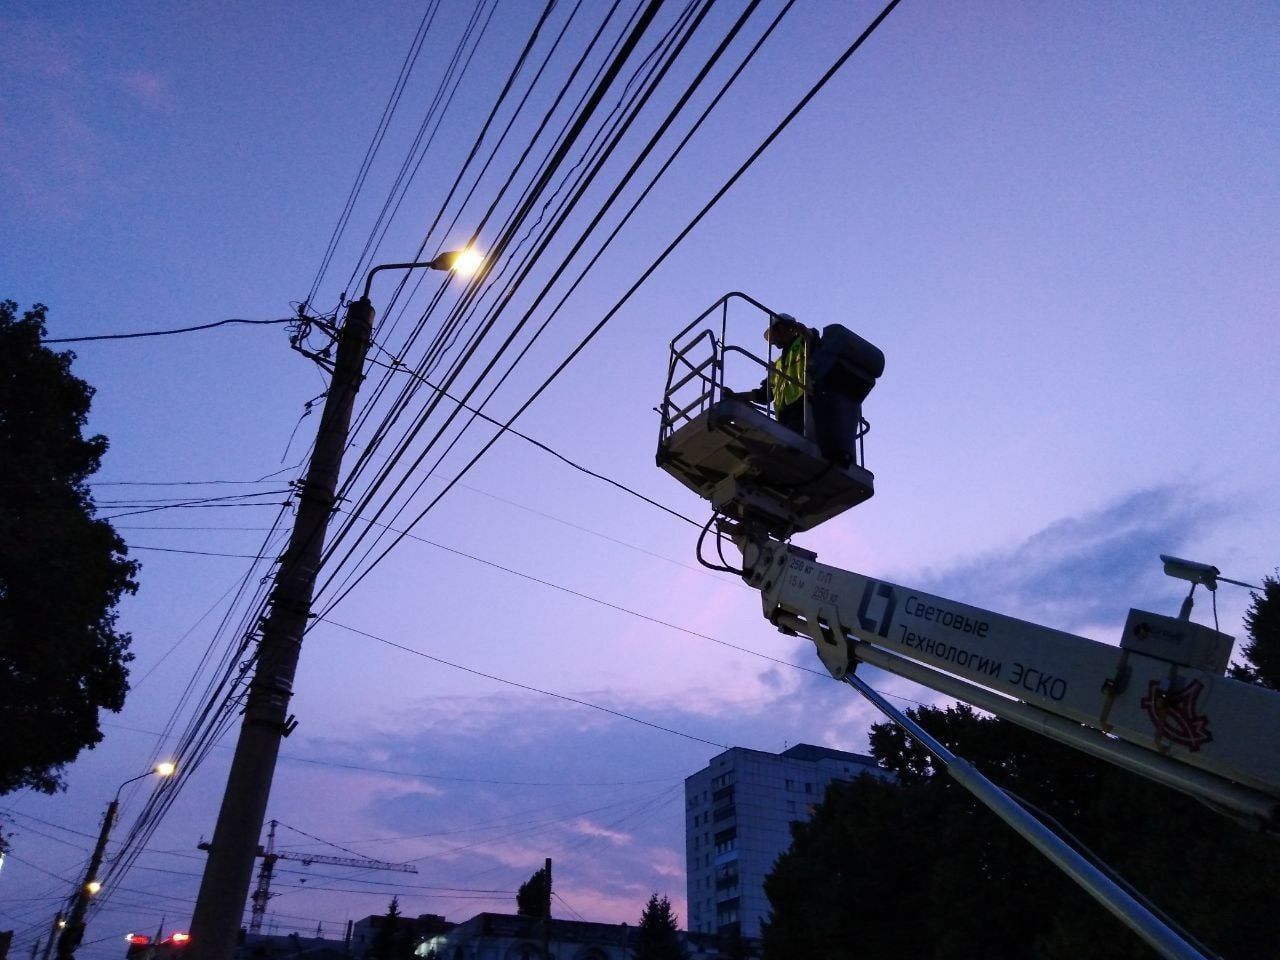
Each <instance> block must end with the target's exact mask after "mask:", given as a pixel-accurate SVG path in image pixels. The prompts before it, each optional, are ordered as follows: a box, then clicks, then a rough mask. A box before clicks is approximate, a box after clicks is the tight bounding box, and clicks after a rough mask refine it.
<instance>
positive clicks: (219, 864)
mask: <svg viewBox="0 0 1280 960" xmlns="http://www.w3.org/2000/svg"><path fill="white" fill-rule="evenodd" d="M373 316H374V310H373V304H372V303H371V302H370V300H369V296H368V290H367V287H366V291H365V296H364V297H362V298H361V299H359V300H356V301H354V302H352V303H351V305H350V306H349V307H348V308H347V317H346V321H345V322H344V323H343V325H342V330H341V332H340V333H339V335H338V354H337V358H336V360H335V363H334V369H333V379H332V380H331V381H330V383H329V391H328V394H327V396H326V397H325V401H324V413H323V414H322V415H321V417H320V425H319V428H318V431H317V433H316V445H315V451H314V452H313V453H312V455H311V464H310V466H309V467H308V469H307V476H306V480H305V481H304V482H303V487H302V490H301V492H300V494H299V505H298V515H297V519H296V520H295V522H294V527H293V534H292V535H291V537H290V539H289V546H288V549H287V550H286V551H285V554H284V557H283V558H282V559H281V561H280V570H279V573H278V575H277V577H276V582H275V586H274V588H273V589H272V591H271V597H270V600H269V603H270V605H271V612H270V613H269V614H268V615H267V618H266V621H265V623H264V624H263V626H262V639H261V640H260V641H259V643H258V663H257V666H256V668H255V670H254V674H253V680H252V682H251V683H250V684H249V696H248V700H247V702H246V704H245V713H244V721H243V723H242V724H241V726H240V739H239V740H238V741H237V742H236V751H235V756H234V757H233V758H232V760H231V772H230V773H229V774H228V776H227V789H226V793H224V794H223V797H222V807H221V809H220V810H219V812H218V823H217V826H216V827H215V828H214V832H213V841H212V843H211V844H210V849H209V860H208V863H207V864H206V865H205V870H204V877H203V878H202V879H201V881H200V893H199V896H198V897H197V899H196V907H195V913H194V914H193V915H192V918H191V941H190V947H189V949H190V951H191V953H192V954H194V957H193V958H192V960H231V957H232V954H233V953H234V952H235V948H236V944H237V941H238V935H239V932H240V920H241V917H242V915H243V913H244V904H245V897H246V896H247V895H248V893H249V883H250V881H251V879H252V877H253V862H254V858H255V857H256V856H257V853H258V838H259V836H260V835H261V833H262V821H263V818H264V817H265V816H266V810H267V798H268V796H269V795H270V792H271V779H272V776H273V774H274V773H275V765H276V757H277V755H278V754H279V752H280V740H281V738H282V737H284V736H286V735H288V733H289V732H290V731H291V730H292V726H291V723H290V720H291V718H290V717H289V715H288V707H289V699H290V697H291V696H292V695H293V677H294V673H295V672H296V671H297V667H298V653H299V651H300V650H301V648H302V635H303V631H304V630H305V629H306V626H307V620H308V617H309V616H310V613H311V599H312V593H313V592H314V590H315V582H316V572H317V570H318V568H319V565H320V555H321V551H322V549H323V547H324V537H325V531H326V530H327V529H328V524H329V516H330V514H332V513H333V507H334V492H335V490H336V489H337V486H338V475H339V472H340V471H341V468H342V454H343V448H344V447H345V446H346V442H347V433H348V431H349V429H350V426H351V411H352V409H353V407H354V406H355V397H356V392H357V391H358V390H359V389H360V381H361V379H362V378H363V376H364V362H365V356H366V354H367V353H368V352H369V342H370V338H371V337H372V335H373Z"/></svg>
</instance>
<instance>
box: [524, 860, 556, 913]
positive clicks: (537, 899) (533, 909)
mask: <svg viewBox="0 0 1280 960" xmlns="http://www.w3.org/2000/svg"><path fill="white" fill-rule="evenodd" d="M516 913H518V914H519V915H520V916H522V917H550V916H551V887H550V883H549V881H548V880H547V868H546V867H542V868H540V869H539V870H538V871H537V872H536V873H534V875H533V876H531V877H530V878H529V879H528V880H526V881H525V882H524V883H522V884H520V889H519V890H517V891H516Z"/></svg>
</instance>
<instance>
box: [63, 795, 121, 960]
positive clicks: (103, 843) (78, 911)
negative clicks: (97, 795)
mask: <svg viewBox="0 0 1280 960" xmlns="http://www.w3.org/2000/svg"><path fill="white" fill-rule="evenodd" d="M119 809H120V795H119V794H116V798H115V799H114V800H112V801H111V802H110V803H109V804H107V815H106V816H105V817H103V818H102V829H101V830H99V831H98V842H97V843H95V844H94V846H93V853H92V854H91V855H90V857H89V867H88V869H86V870H85V872H84V882H83V883H81V884H80V886H78V887H76V893H75V896H74V897H72V898H71V913H70V914H69V915H68V916H67V925H66V926H65V927H63V928H62V935H61V936H60V937H58V960H71V958H72V957H74V956H75V952H76V947H78V946H80V940H81V939H82V938H83V937H84V914H85V911H86V910H88V909H89V896H90V895H91V894H92V893H94V892H96V891H95V890H91V889H90V886H91V885H92V884H95V883H96V882H97V880H98V868H99V867H101V866H102V857H103V854H105V853H106V852H107V837H109V836H110V835H111V827H112V825H113V824H114V823H115V822H116V811H117V810H119ZM59 916H61V915H59ZM55 922H56V921H55Z"/></svg>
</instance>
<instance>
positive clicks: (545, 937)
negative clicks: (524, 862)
mask: <svg viewBox="0 0 1280 960" xmlns="http://www.w3.org/2000/svg"><path fill="white" fill-rule="evenodd" d="M543 869H544V870H546V871H547V899H546V902H545V903H544V904H543V908H542V956H543V960H551V858H550V857H547V862H546V864H545V865H544V867H543Z"/></svg>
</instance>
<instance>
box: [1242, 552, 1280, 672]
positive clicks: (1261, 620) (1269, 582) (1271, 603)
mask: <svg viewBox="0 0 1280 960" xmlns="http://www.w3.org/2000/svg"><path fill="white" fill-rule="evenodd" d="M1252 596H1253V599H1252V602H1251V603H1250V604H1249V609H1248V610H1247V611H1246V612H1245V615H1244V626H1245V630H1246V631H1247V632H1248V634H1249V639H1248V640H1247V641H1246V642H1245V645H1244V647H1243V648H1242V649H1241V651H1240V652H1241V653H1242V654H1243V655H1244V657H1245V662H1244V663H1242V664H1233V665H1232V667H1231V676H1233V677H1235V678H1236V679H1237V680H1244V681H1245V682H1246V683H1256V684H1258V685H1259V686H1262V687H1269V688H1270V689H1272V690H1280V570H1277V571H1276V576H1274V577H1264V578H1263V580H1262V593H1261V594H1258V593H1255V594H1253V595H1252Z"/></svg>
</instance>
